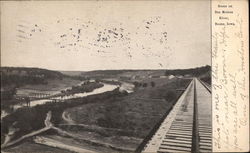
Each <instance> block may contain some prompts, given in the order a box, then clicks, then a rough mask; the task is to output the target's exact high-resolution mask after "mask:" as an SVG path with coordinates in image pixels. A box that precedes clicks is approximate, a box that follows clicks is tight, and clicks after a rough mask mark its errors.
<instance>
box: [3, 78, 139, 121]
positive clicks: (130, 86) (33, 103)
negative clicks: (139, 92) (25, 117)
mask: <svg viewBox="0 0 250 153" xmlns="http://www.w3.org/2000/svg"><path fill="white" fill-rule="evenodd" d="M121 83H122V84H121V85H112V84H106V83H102V84H103V86H102V87H100V88H97V89H94V90H93V91H92V92H84V93H76V94H72V95H65V96H57V97H53V98H52V99H49V98H48V99H40V100H32V101H31V102H30V107H34V106H36V105H42V104H45V103H47V102H52V101H53V100H58V101H61V102H63V100H67V99H72V98H81V97H86V96H90V95H95V94H100V93H104V92H107V91H112V90H114V89H116V88H118V87H120V91H127V92H128V93H131V92H133V89H134V85H133V84H131V83H127V82H121ZM24 106H26V104H25V103H22V104H17V105H14V106H13V108H14V110H17V109H18V108H21V107H24ZM7 115H9V114H8V113H7V112H6V111H4V110H1V119H2V118H3V117H5V116H7Z"/></svg>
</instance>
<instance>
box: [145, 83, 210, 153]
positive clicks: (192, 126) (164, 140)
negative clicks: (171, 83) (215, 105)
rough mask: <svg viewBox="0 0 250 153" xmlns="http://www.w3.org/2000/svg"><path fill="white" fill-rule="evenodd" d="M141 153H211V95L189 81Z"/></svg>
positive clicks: (201, 84) (206, 90)
mask: <svg viewBox="0 0 250 153" xmlns="http://www.w3.org/2000/svg"><path fill="white" fill-rule="evenodd" d="M141 152H143V153H153V152H154V153H155V152H157V153H165V152H212V108H211V91H209V89H208V88H207V87H206V86H205V85H204V84H203V83H202V82H201V81H200V80H198V79H196V78H195V79H193V80H192V82H191V83H190V84H189V86H188V87H187V89H186V90H185V91H184V93H183V94H182V96H181V97H180V98H179V99H178V101H177V102H176V104H175V106H174V107H173V109H172V110H171V112H170V113H169V114H168V116H167V117H166V118H165V119H164V121H163V122H162V124H161V125H160V127H159V128H158V130H157V131H156V133H155V134H154V135H153V136H152V137H151V139H150V140H149V141H148V143H147V144H146V145H145V146H144V147H143V149H142V150H141Z"/></svg>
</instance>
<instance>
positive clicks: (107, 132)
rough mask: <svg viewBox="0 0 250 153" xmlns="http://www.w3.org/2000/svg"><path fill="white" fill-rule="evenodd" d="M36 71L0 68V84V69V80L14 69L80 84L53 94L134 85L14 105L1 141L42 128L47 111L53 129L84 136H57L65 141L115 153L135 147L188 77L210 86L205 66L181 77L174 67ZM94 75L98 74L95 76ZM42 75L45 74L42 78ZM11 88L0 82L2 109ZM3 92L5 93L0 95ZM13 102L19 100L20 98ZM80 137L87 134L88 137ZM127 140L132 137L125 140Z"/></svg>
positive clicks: (3, 124) (3, 123)
mask: <svg viewBox="0 0 250 153" xmlns="http://www.w3.org/2000/svg"><path fill="white" fill-rule="evenodd" d="M22 70H23V69H22ZM25 70H27V69H25ZM38 70H39V71H38V72H39V73H38V74H39V75H38V76H37V75H36V73H35V74H34V72H33V73H31V72H29V73H28V72H23V71H17V69H12V71H9V70H8V71H6V70H4V71H2V68H1V82H2V81H4V80H2V73H5V74H4V75H5V79H6V76H8V75H17V76H18V75H20V74H19V73H21V74H22V75H23V76H25V77H28V76H29V75H30V74H32V77H34V76H37V77H43V78H48V76H50V79H51V77H52V78H53V77H54V78H53V79H59V80H60V76H61V75H62V78H61V79H62V80H64V79H65V78H70V79H76V80H79V81H84V82H83V83H82V84H78V85H76V84H75V85H74V86H71V88H67V89H65V90H60V93H59V94H57V95H56V96H59V95H71V94H77V93H82V92H92V91H93V90H94V89H97V88H100V87H103V83H104V84H111V85H117V86H120V87H121V84H123V83H124V82H129V83H130V84H133V85H134V90H133V91H134V92H132V93H128V92H126V91H124V90H120V88H119V87H117V88H116V89H114V90H112V91H107V92H103V93H99V94H96V95H89V96H86V97H81V98H73V99H65V100H63V102H59V101H53V102H48V103H45V104H42V105H36V106H33V107H28V106H25V107H22V108H18V109H17V110H16V111H15V112H14V113H10V114H9V115H7V116H5V117H4V118H2V120H1V144H2V143H3V142H4V141H5V136H6V135H7V134H8V133H9V132H10V130H13V131H14V134H13V137H12V138H11V140H15V139H17V138H20V137H21V136H23V135H25V134H28V133H30V132H32V131H36V130H38V129H41V128H42V127H44V120H45V118H46V114H47V113H48V111H51V113H52V118H51V122H52V123H53V124H54V125H55V127H58V128H60V129H62V130H64V131H65V132H68V133H71V134H73V135H74V134H80V135H81V137H83V138H84V140H83V138H79V139H77V138H75V137H74V138H68V137H67V138H66V137H64V136H63V135H60V137H61V138H63V139H65V141H66V139H67V141H70V142H71V141H72V144H74V143H78V142H80V143H84V145H86V144H85V142H98V143H100V144H101V143H104V144H108V145H110V146H112V147H113V149H114V148H118V150H117V151H119V146H126V147H125V148H123V149H124V150H126V148H127V149H128V150H131V149H134V150H135V149H136V147H137V146H138V145H139V144H140V142H141V141H142V140H143V139H144V138H145V137H146V136H147V134H148V133H149V132H150V131H151V130H152V128H153V127H154V126H155V125H156V124H157V123H158V121H159V120H160V119H161V118H162V116H164V114H166V112H168V111H169V110H171V108H172V106H173V105H174V104H175V102H176V100H177V99H178V97H179V96H180V95H181V94H182V92H183V91H184V90H185V88H186V87H187V85H188V84H189V83H190V81H191V78H192V77H194V76H198V77H199V78H200V79H201V80H202V81H204V82H206V83H208V84H211V77H210V70H209V69H208V68H207V67H205V68H202V69H201V72H200V70H199V71H196V70H195V71H194V74H192V73H191V71H190V70H188V71H186V72H187V73H188V74H185V73H183V72H181V74H182V75H179V73H180V71H174V73H176V74H175V76H173V75H172V74H166V73H170V72H171V71H165V70H156V71H152V72H150V71H149V70H145V71H143V70H139V71H136V70H132V72H131V71H126V70H117V71H116V70H115V71H113V70H110V71H107V73H106V72H105V71H94V72H84V73H83V74H82V75H81V76H77V77H74V76H70V77H68V76H65V75H64V74H62V73H55V74H54V73H50V72H49V75H48V74H46V73H47V71H45V72H46V73H44V71H42V70H40V69H38ZM27 71H29V70H27ZM36 71H37V70H36ZM149 72H150V73H149ZM100 73H103V74H102V76H101V77H100ZM6 74H8V75H6ZM22 75H21V77H22ZM45 75H48V76H46V77H45ZM90 78H91V79H95V81H94V82H93V81H89V79H90ZM19 81H20V80H19ZM31 82H32V81H31ZM28 84H29V83H28ZM13 86H15V85H13V84H12V83H11V84H9V86H8V85H7V84H5V85H4V86H3V87H4V90H2V86H1V106H3V107H1V108H6V109H8V106H9V105H12V104H13V103H6V102H11V100H13V98H14V95H15V94H16V92H15V91H13V90H12V91H11V90H8V88H12V89H13ZM21 86H23V85H21ZM5 89H6V90H5ZM3 91H4V92H5V91H11V92H9V93H8V94H7V96H6V95H5V96H6V97H4V99H2V93H3ZM51 98H53V96H51ZM17 103H20V100H19V101H17ZM63 114H64V115H65V114H66V117H68V119H70V120H72V121H73V123H74V124H72V123H69V122H66V121H65V117H64V118H63V116H64V115H63ZM10 127H11V129H10ZM44 134H45V135H46V137H47V136H49V137H51V138H54V137H55V138H57V137H58V136H59V135H58V133H57V134H56V133H55V132H49V131H48V132H45V133H43V134H42V135H44ZM85 138H88V140H87V139H85ZM132 138H133V140H134V141H131V142H129V140H130V139H131V140H132ZM62 141H63V140H62ZM25 142H26V141H25ZM87 146H88V144H87ZM17 148H18V147H17ZM90 148H91V146H90ZM94 148H95V149H97V150H98V148H99V149H100V148H102V147H101V146H98V145H97V144H96V145H95V146H94ZM104 148H105V147H104ZM105 149H107V152H110V151H114V150H116V149H114V150H112V148H105Z"/></svg>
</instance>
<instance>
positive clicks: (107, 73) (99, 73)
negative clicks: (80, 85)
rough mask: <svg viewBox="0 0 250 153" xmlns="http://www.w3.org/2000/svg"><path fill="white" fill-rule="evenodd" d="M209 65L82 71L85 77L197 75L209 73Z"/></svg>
mask: <svg viewBox="0 0 250 153" xmlns="http://www.w3.org/2000/svg"><path fill="white" fill-rule="evenodd" d="M210 71H211V66H209V65H206V66H202V67H197V68H190V69H175V70H96V71H88V72H82V76H85V77H112V76H113V77H116V76H133V75H134V76H142V75H143V76H164V75H166V76H168V75H175V76H177V75H182V76H184V75H190V76H195V77H199V76H201V75H204V74H205V73H210Z"/></svg>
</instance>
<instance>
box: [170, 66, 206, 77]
mask: <svg viewBox="0 0 250 153" xmlns="http://www.w3.org/2000/svg"><path fill="white" fill-rule="evenodd" d="M210 72H211V66H209V65H206V66H202V67H197V68H191V69H176V70H166V71H165V75H182V76H183V75H190V76H194V77H199V76H201V75H204V74H206V73H210Z"/></svg>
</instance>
